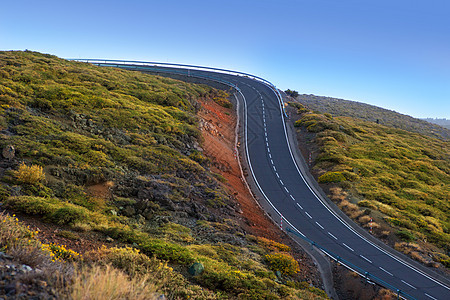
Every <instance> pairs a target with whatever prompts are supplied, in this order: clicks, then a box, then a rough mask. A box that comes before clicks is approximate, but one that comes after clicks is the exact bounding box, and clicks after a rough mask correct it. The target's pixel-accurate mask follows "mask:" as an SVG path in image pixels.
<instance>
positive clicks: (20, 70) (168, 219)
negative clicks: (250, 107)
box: [0, 51, 326, 299]
mask: <svg viewBox="0 0 450 300" xmlns="http://www.w3.org/2000/svg"><path fill="white" fill-rule="evenodd" d="M227 98H228V94H227V93H226V92H224V91H218V90H215V89H212V88H210V87H208V86H204V85H195V84H187V83H183V82H181V81H177V80H173V79H169V78H164V77H158V76H152V75H148V74H142V73H138V72H132V71H123V70H117V69H112V68H105V67H95V66H92V65H89V64H84V63H77V62H70V61H66V60H62V59H59V58H57V57H55V56H51V55H47V54H40V53H35V52H28V51H26V52H0V110H1V114H0V148H1V149H2V151H3V157H2V160H1V163H0V203H1V207H0V208H1V210H2V211H3V212H2V214H1V215H0V252H2V255H1V256H0V269H1V270H3V269H2V268H1V267H2V265H3V264H4V262H5V261H8V264H9V265H15V264H22V265H23V266H21V267H20V268H22V269H24V270H26V274H22V275H20V274H19V275H11V276H13V277H12V278H11V279H10V282H9V284H10V286H11V288H10V289H8V290H5V291H2V293H5V294H4V295H3V294H2V295H0V296H2V297H3V296H7V297H8V296H13V295H18V294H20V293H21V292H27V291H32V290H33V287H34V288H35V290H36V291H39V293H41V294H40V296H42V297H43V298H51V297H56V298H72V299H124V298H128V299H152V298H154V299H156V298H158V297H159V296H160V295H165V296H166V297H167V298H170V299H188V298H193V299H228V298H242V299H281V298H289V299H295V298H300V299H324V298H326V295H325V293H324V292H323V291H321V290H319V289H317V288H314V287H311V286H310V285H309V283H306V282H304V280H305V279H304V278H303V279H302V278H300V277H299V276H298V272H299V265H298V262H297V261H296V260H295V259H294V253H293V252H292V250H291V249H290V248H289V247H287V246H286V245H283V244H279V243H276V242H274V241H271V240H267V239H264V238H262V237H255V236H251V235H249V234H247V233H246V232H244V231H243V230H242V227H241V226H240V223H239V222H241V221H242V220H241V216H240V215H239V214H238V213H237V212H236V210H237V209H236V203H235V202H234V200H233V199H232V197H231V196H230V195H228V194H227V192H226V191H225V190H224V188H223V187H222V185H221V184H220V183H219V182H218V181H217V180H216V177H215V176H214V174H212V173H211V172H210V171H209V167H210V161H209V160H208V158H207V157H205V156H204V155H203V152H202V148H201V144H202V136H201V132H200V130H199V129H198V127H199V124H198V123H199V120H198V118H197V115H196V114H197V112H198V110H199V104H198V102H197V100H199V99H202V100H204V101H216V102H217V103H219V104H220V105H222V106H224V107H227V108H231V103H230V102H229V101H228V100H227ZM5 149H6V150H5ZM5 151H8V152H7V153H5ZM14 214H16V215H17V216H15V215H14ZM19 219H24V221H23V222H20V221H19ZM29 220H33V221H34V222H41V224H51V226H56V227H57V228H58V231H57V235H58V236H59V237H63V238H64V239H65V240H67V241H69V242H70V243H71V244H72V245H77V244H79V241H80V240H88V241H92V243H93V244H95V245H98V247H91V248H90V249H82V250H83V251H75V250H73V249H70V247H69V246H68V245H63V244H59V243H56V242H51V243H49V242H42V241H41V239H42V238H43V235H42V233H41V232H40V231H39V230H36V229H34V228H30V227H27V225H26V222H27V221H29ZM38 224H39V223H38ZM44 227H45V226H44ZM90 239H92V240H90ZM105 245H106V246H105ZM200 265H201V267H200ZM24 266H25V267H24ZM26 266H28V267H26ZM37 270H42V272H40V271H37ZM2 272H3V271H2ZM24 272H25V271H24ZM42 282H44V283H45V284H44V283H42ZM36 285H38V286H39V288H36ZM8 293H16V294H8Z"/></svg>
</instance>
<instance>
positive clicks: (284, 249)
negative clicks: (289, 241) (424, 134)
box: [257, 237, 291, 252]
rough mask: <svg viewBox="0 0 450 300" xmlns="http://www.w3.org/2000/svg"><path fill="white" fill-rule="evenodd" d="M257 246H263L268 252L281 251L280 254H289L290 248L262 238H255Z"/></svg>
mask: <svg viewBox="0 0 450 300" xmlns="http://www.w3.org/2000/svg"><path fill="white" fill-rule="evenodd" d="M257 241H258V244H260V245H261V246H263V247H264V248H265V249H267V250H270V251H282V252H290V251H291V247H289V246H287V245H285V244H281V243H278V242H275V241H272V240H269V239H266V238H264V237H257Z"/></svg>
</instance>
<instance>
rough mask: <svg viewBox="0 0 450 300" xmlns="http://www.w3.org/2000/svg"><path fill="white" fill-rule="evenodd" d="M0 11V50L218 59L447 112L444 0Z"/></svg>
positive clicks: (257, 0) (311, 86)
mask: <svg viewBox="0 0 450 300" xmlns="http://www.w3.org/2000/svg"><path fill="white" fill-rule="evenodd" d="M0 12H1V14H0V16H1V17H0V49H1V50H24V49H29V50H35V51H40V52H45V53H51V54H55V55H57V56H60V57H64V58H111V59H129V60H143V61H159V62H174V63H185V64H197V65H204V66H212V67H221V68H228V69H233V70H238V71H243V72H248V73H252V74H255V75H258V76H261V77H264V78H266V79H268V80H270V81H271V82H273V83H274V84H275V85H277V86H278V87H279V88H281V89H283V90H285V89H287V88H290V89H295V90H298V91H299V92H300V93H306V94H316V95H325V96H332V97H338V98H345V99H349V100H357V101H361V102H366V103H369V104H373V105H377V106H381V107H384V108H388V109H392V110H395V111H398V112H401V113H404V114H409V115H412V116H414V117H440V118H447V119H450V18H449V17H448V16H449V15H450V1H445V0H426V1H422V0H409V1H405V0H389V1H388V0H309V1H304V0H277V1H274V0H272V1H267V0H240V1H237V0H227V1H216V0H190V1H189V0H185V1H178V0H158V1H154V0H153V1H152V0H149V1H137V0H128V1H114V0H110V1H95V0H91V1H84V0H80V1H46V0H41V1H22V0H14V1H8V2H6V3H2V7H1V9H0Z"/></svg>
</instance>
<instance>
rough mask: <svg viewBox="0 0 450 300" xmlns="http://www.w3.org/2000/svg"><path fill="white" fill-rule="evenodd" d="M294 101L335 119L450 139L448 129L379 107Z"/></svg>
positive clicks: (317, 99)
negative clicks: (363, 122)
mask: <svg viewBox="0 0 450 300" xmlns="http://www.w3.org/2000/svg"><path fill="white" fill-rule="evenodd" d="M295 99H296V100H297V101H298V102H300V103H301V104H303V105H305V106H307V107H308V108H309V109H311V110H313V111H318V112H321V113H329V114H332V115H333V116H336V117H338V116H343V117H352V118H358V119H361V120H365V121H369V122H374V123H377V124H382V125H385V126H388V127H393V128H398V129H403V130H406V131H410V132H416V133H420V134H422V135H426V136H430V137H434V138H439V139H445V140H448V139H450V130H449V129H448V128H444V127H441V126H438V125H436V124H431V123H429V122H427V121H425V120H421V119H416V118H413V117H410V116H407V115H403V114H400V113H398V112H395V111H392V110H388V109H384V108H381V107H377V106H373V105H369V104H365V103H361V102H356V101H349V100H344V99H338V98H332V97H323V96H316V95H307V94H301V95H298V96H297V97H296V98H295Z"/></svg>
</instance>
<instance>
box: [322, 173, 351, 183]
mask: <svg viewBox="0 0 450 300" xmlns="http://www.w3.org/2000/svg"><path fill="white" fill-rule="evenodd" d="M341 181H345V176H344V175H343V174H342V172H327V173H325V174H323V175H321V176H319V182H320V183H329V182H341Z"/></svg>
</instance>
